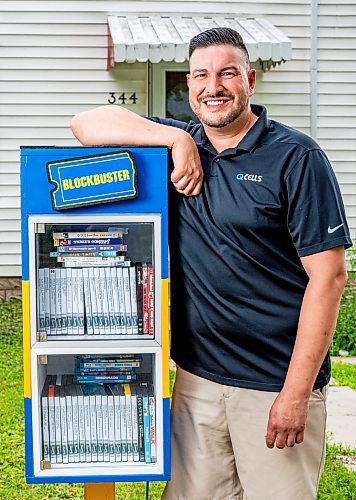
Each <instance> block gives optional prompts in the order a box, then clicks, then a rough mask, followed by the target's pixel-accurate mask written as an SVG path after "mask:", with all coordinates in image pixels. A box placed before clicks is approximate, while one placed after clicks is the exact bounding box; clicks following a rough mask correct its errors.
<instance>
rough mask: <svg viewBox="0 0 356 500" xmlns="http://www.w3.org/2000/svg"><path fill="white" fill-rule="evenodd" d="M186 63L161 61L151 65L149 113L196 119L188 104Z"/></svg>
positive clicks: (164, 116) (167, 116)
mask: <svg viewBox="0 0 356 500" xmlns="http://www.w3.org/2000/svg"><path fill="white" fill-rule="evenodd" d="M188 71H189V70H188V63H175V62H169V63H168V62H162V63H157V64H152V65H151V71H150V83H151V92H150V115H151V116H160V117H163V118H174V119H176V120H181V121H184V122H188V121H189V120H194V121H197V118H196V116H195V115H194V113H193V112H192V110H191V109H190V106H189V99H188V87H187V81H186V74H187V73H188Z"/></svg>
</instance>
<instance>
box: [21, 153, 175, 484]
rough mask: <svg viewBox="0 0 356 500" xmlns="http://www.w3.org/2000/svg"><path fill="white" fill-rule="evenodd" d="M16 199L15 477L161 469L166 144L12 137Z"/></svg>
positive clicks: (164, 449) (144, 473) (139, 475)
mask: <svg viewBox="0 0 356 500" xmlns="http://www.w3.org/2000/svg"><path fill="white" fill-rule="evenodd" d="M83 169H84V170H83ZM78 172H79V173H78ZM84 174H85V175H84ZM121 181H124V182H122V185H120V182H121ZM109 183H110V186H109V187H108V186H106V184H109ZM88 184H91V187H90V189H87V187H88ZM103 184H105V186H103ZM98 186H99V187H98ZM105 190H106V192H105V193H104V191H105ZM103 193H104V194H105V196H104V194H103ZM105 197H106V198H105ZM78 200H79V201H78ZM83 200H84V201H83ZM88 200H89V201H88ZM21 201H22V259H23V260H22V265H23V316H24V366H25V374H24V379H25V380H24V386H25V445H26V446H25V448H26V480H27V482H29V483H46V482H52V483H53V482H54V483H55V482H58V483H63V482H117V481H154V480H160V481H162V480H163V481H164V480H168V479H169V475H170V447H169V354H168V352H169V346H168V343H169V338H168V242H167V150H166V149H165V148H131V147H125V148H122V147H74V148H66V147H61V148H57V147H23V148H21ZM93 201H94V202H95V203H93ZM99 201H100V203H99Z"/></svg>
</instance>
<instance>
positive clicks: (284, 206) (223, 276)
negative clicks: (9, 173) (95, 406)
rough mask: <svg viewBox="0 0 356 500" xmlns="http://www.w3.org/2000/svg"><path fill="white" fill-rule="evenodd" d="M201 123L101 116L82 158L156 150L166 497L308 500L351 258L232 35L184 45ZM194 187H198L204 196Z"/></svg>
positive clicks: (78, 130) (124, 113) (330, 204)
mask: <svg viewBox="0 0 356 500" xmlns="http://www.w3.org/2000/svg"><path fill="white" fill-rule="evenodd" d="M189 56H190V73H189V75H188V77H187V81H188V87H189V96H190V105H191V108H192V110H193V111H194V113H195V114H196V116H197V117H198V118H199V120H200V123H193V122H190V123H188V124H187V123H183V122H178V121H175V120H170V119H160V118H151V119H150V120H147V119H145V118H141V117H139V116H137V115H135V114H133V113H131V112H130V111H128V110H126V109H123V108H119V107H115V106H106V107H101V108H98V109H96V110H93V111H89V112H86V113H82V114H80V115H78V116H76V117H75V118H74V119H73V121H72V128H73V132H74V134H75V135H76V137H78V139H79V140H80V141H81V142H82V143H83V144H86V145H90V144H113V143H117V144H132V145H167V146H168V147H169V148H171V150H172V159H173V169H172V174H171V180H172V183H173V186H174V187H175V188H176V189H175V191H174V190H170V191H171V192H170V214H169V217H170V254H171V282H172V287H171V330H172V350H171V355H172V357H173V359H174V360H175V361H176V363H177V365H178V370H177V378H176V383H175V387H174V393H173V401H172V480H171V481H170V482H169V483H168V484H167V487H166V489H165V492H164V495H163V497H164V498H165V499H172V500H173V499H182V500H183V499H185V500H207V499H212V500H218V499H219V500H221V499H239V498H244V499H247V500H311V499H315V497H316V494H317V487H318V481H319V477H320V473H321V471H322V466H323V461H324V439H325V436H324V434H325V417H326V413H325V398H326V391H327V384H328V382H329V379H330V361H329V357H328V354H327V351H328V347H329V344H330V342H331V339H332V335H333V331H334V328H335V323H336V319H337V312H338V308H339V303H340V297H341V294H342V290H343V287H344V285H345V282H346V270H345V257H344V252H345V247H349V246H351V241H350V237H349V234H348V229H347V224H346V219H345V214H344V208H343V204H342V200H341V196H340V192H339V188H338V185H337V182H336V179H335V176H334V174H333V172H332V169H331V166H330V164H329V162H328V160H327V158H326V156H325V154H324V153H323V151H322V150H321V149H320V147H319V146H318V144H316V143H315V142H314V141H313V140H312V139H310V138H309V137H307V136H306V135H304V134H302V133H300V132H298V131H296V130H294V129H292V128H290V127H287V126H285V125H283V124H281V123H278V122H276V121H274V120H269V119H268V118H267V112H266V109H265V108H264V107H262V106H257V105H251V104H250V97H251V96H252V94H253V92H254V87H255V82H256V72H255V70H253V69H250V66H249V60H248V53H247V50H246V47H245V45H244V43H243V41H242V39H241V37H240V35H239V34H238V33H236V32H235V31H234V30H232V29H229V28H216V29H211V30H208V31H205V32H203V33H200V34H198V35H197V36H195V37H194V38H193V39H192V40H191V43H190V51H189ZM203 174H204V182H203Z"/></svg>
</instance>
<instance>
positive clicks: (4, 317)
mask: <svg viewBox="0 0 356 500" xmlns="http://www.w3.org/2000/svg"><path fill="white" fill-rule="evenodd" d="M21 330H22V325H21V304H20V303H19V302H18V301H15V300H12V301H9V302H3V303H0V380H2V384H1V386H0V399H1V405H0V499H1V500H23V499H26V500H33V499H36V500H45V499H48V500H57V499H67V498H74V499H78V500H79V499H82V498H83V497H84V487H83V485H82V484H53V485H28V484H26V482H25V479H24V455H25V452H24V422H23V387H22V376H23V370H22V346H21ZM339 365H341V363H333V368H332V370H333V376H334V378H336V379H337V380H338V382H339V383H340V385H341V384H342V385H343V384H344V383H347V384H348V385H349V384H350V383H351V382H352V380H353V381H354V380H355V371H354V370H355V367H354V366H351V365H342V366H339ZM173 380H174V372H171V376H170V381H171V386H172V384H173ZM340 455H348V456H355V455H356V450H345V449H343V448H341V447H339V446H327V456H326V466H325V470H324V473H323V475H322V478H321V482H320V488H319V494H318V500H355V499H356V496H352V495H353V494H354V492H355V491H356V473H352V472H350V471H349V470H348V469H347V468H346V467H345V465H344V464H343V463H342V461H341V460H340V459H339V458H338V457H339V456H340ZM163 487H164V483H150V497H151V499H152V500H158V499H159V498H161V494H162V491H163ZM116 496H117V498H119V499H120V500H144V499H145V483H118V484H117V485H116Z"/></svg>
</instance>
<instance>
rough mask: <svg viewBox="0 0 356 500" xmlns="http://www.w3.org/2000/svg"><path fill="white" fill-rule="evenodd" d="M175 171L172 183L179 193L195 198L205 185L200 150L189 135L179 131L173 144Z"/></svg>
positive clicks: (172, 175)
mask: <svg viewBox="0 0 356 500" xmlns="http://www.w3.org/2000/svg"><path fill="white" fill-rule="evenodd" d="M172 158H173V164H174V170H173V172H172V174H171V181H172V183H173V186H174V187H175V188H176V190H177V191H178V193H182V194H184V195H185V196H194V195H197V194H199V193H200V191H201V187H202V184H203V169H202V166H201V163H200V158H199V153H198V148H197V146H196V144H195V142H194V140H193V139H192V138H191V136H190V135H189V134H187V133H186V132H184V131H181V130H180V131H179V133H178V134H177V136H176V138H175V139H174V141H173V144H172Z"/></svg>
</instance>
